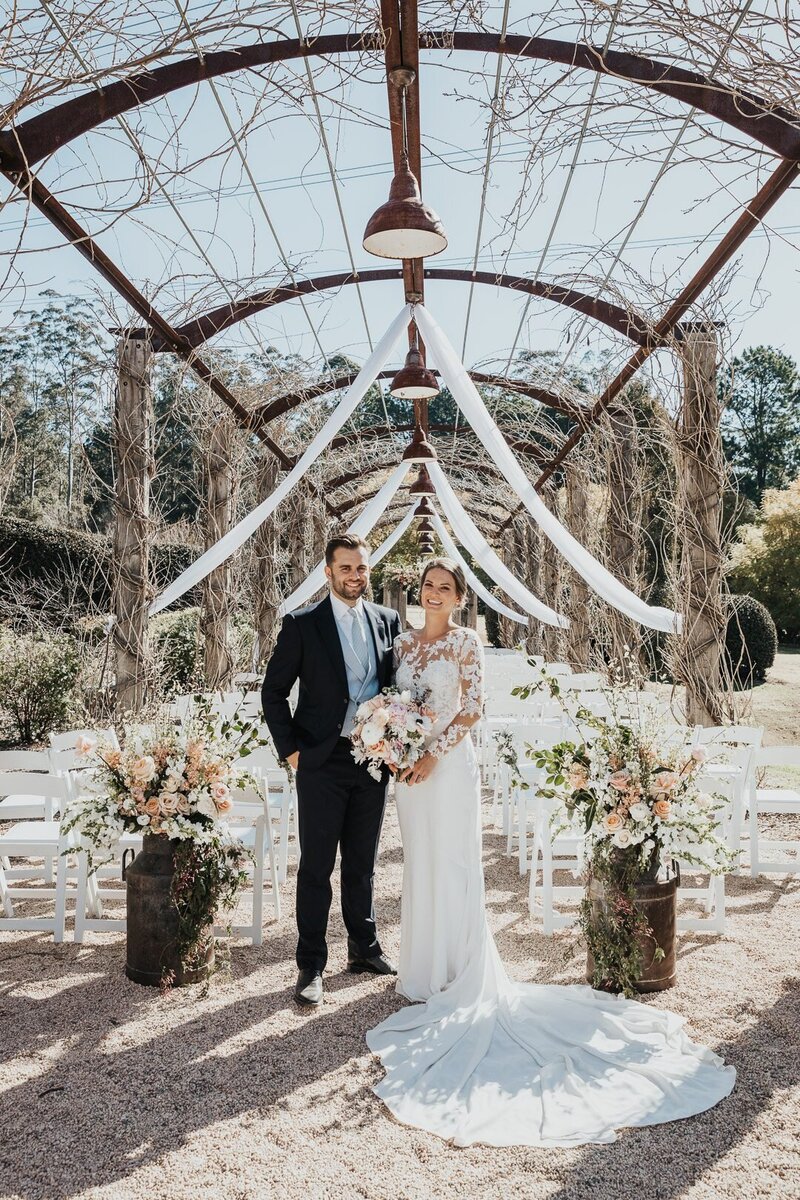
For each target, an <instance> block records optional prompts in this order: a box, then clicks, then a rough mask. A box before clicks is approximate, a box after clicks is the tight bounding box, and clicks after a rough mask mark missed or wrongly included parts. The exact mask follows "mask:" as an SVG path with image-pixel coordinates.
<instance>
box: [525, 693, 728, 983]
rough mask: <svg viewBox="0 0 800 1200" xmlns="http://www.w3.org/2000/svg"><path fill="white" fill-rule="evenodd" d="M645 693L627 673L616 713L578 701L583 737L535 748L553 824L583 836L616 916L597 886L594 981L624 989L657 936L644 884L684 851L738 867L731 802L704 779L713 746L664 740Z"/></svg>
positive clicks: (575, 708)
mask: <svg viewBox="0 0 800 1200" xmlns="http://www.w3.org/2000/svg"><path fill="white" fill-rule="evenodd" d="M543 681H544V683H545V685H546V686H548V687H549V688H550V692H551V695H553V696H557V695H558V693H559V689H558V684H557V682H555V681H554V680H550V679H549V677H548V676H547V675H546V672H545V673H543ZM638 694H639V693H638V690H637V689H635V688H633V689H632V688H631V687H630V685H626V684H624V683H622V682H621V680H619V679H618V680H617V681H615V682H612V683H611V684H610V685H609V686H608V688H607V689H604V692H603V695H604V697H605V699H606V700H607V702H608V711H609V712H610V715H609V716H603V715H598V714H596V713H593V712H591V711H589V710H588V709H587V708H585V707H583V706H581V705H579V704H573V705H572V708H571V711H570V713H569V715H570V716H571V719H572V721H573V723H574V725H575V728H576V731H577V732H578V733H579V737H578V738H576V740H574V741H566V740H565V741H563V742H561V743H559V744H557V745H555V746H551V747H547V748H541V749H540V748H529V749H528V754H529V756H530V757H531V758H532V760H533V761H534V763H535V764H536V765H537V766H538V767H539V768H541V769H542V771H543V773H544V779H545V783H544V786H543V787H541V788H540V789H539V791H540V794H542V795H544V796H545V797H548V798H551V799H555V800H556V801H557V805H556V807H555V809H554V811H553V814H552V817H551V827H552V829H553V832H554V833H555V834H556V835H557V834H559V833H564V832H571V833H575V832H578V833H580V834H582V835H583V836H582V842H581V846H582V851H581V852H582V856H583V861H584V864H585V867H586V878H587V890H588V884H589V883H591V880H592V879H599V880H600V881H601V882H602V884H603V888H604V892H605V901H606V908H607V913H608V915H607V916H606V917H603V918H600V917H598V914H597V912H596V911H595V910H594V909H593V907H592V904H591V902H590V900H589V898H588V894H587V896H586V897H585V898H584V901H583V903H582V905H581V914H580V925H581V929H582V931H583V934H584V936H585V938H586V941H587V944H588V946H589V949H590V951H591V953H592V957H593V960H594V979H593V983H594V986H595V987H602V988H604V989H606V990H611V991H621V992H624V994H625V995H632V994H634V992H635V984H636V982H637V980H638V978H639V976H640V975H641V970H642V954H641V942H642V940H643V938H644V937H647V936H648V935H650V934H652V930H650V929H649V927H648V924H647V921H646V919H645V918H644V917H643V914H642V913H641V911H640V910H639V909H637V907H636V904H635V888H636V884H637V883H639V882H640V881H642V880H645V879H651V880H655V879H656V878H657V876H658V874H659V872H661V873H662V874H663V873H665V872H667V871H669V869H670V868H671V867H672V864H673V861H674V860H675V859H680V860H681V861H683V862H686V863H689V864H691V865H693V866H695V867H697V868H698V869H700V870H703V871H707V872H709V873H710V874H722V873H725V872H726V871H729V870H730V869H731V867H732V866H733V865H734V860H735V855H733V854H732V852H731V851H730V850H729V849H728V846H727V845H726V843H725V840H724V838H723V837H722V834H721V828H720V819H719V814H720V810H721V809H722V808H724V807H725V803H726V802H725V801H724V799H722V798H721V797H719V796H716V795H712V794H710V793H709V792H707V791H705V790H704V789H703V788H702V787H701V786H700V783H699V779H698V777H699V776H700V775H701V770H700V769H701V767H702V765H703V763H704V762H705V759H706V750H705V748H704V747H694V748H693V749H688V748H686V747H685V746H682V747H669V746H665V745H664V744H663V743H664V739H663V734H662V732H661V730H660V719H659V717H658V716H656V715H654V714H653V713H652V712H650V711H647V710H642V708H641V707H640V706H639V705H638V701H637V696H638ZM565 711H569V710H568V709H567V707H566V706H565ZM655 957H656V959H658V958H660V957H663V948H660V947H657V948H656V953H655Z"/></svg>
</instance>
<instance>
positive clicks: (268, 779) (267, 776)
mask: <svg viewBox="0 0 800 1200" xmlns="http://www.w3.org/2000/svg"><path fill="white" fill-rule="evenodd" d="M240 765H241V766H242V767H243V768H244V769H245V770H246V771H249V772H250V774H251V775H254V776H255V777H256V778H257V779H258V780H259V781H260V782H261V784H262V787H263V789H264V794H265V796H266V797H267V800H268V804H269V809H268V816H269V819H270V836H271V838H272V841H273V845H274V844H275V840H276V839H275V832H276V830H275V827H274V826H275V825H277V835H278V836H277V854H278V879H279V881H280V883H282V884H283V883H285V882H286V879H287V876H288V872H289V852H290V849H291V846H292V845H293V844H294V845H296V843H297V828H296V824H297V797H296V794H295V788H294V785H293V783H292V780H291V779H290V777H289V774H288V772H287V770H286V768H285V767H282V766H281V765H280V763H279V762H278V758H277V755H276V754H275V751H274V749H273V748H272V746H271V745H267V746H259V747H258V748H257V749H255V750H253V751H252V752H251V753H250V754H249V755H248V756H247V757H246V758H243V759H242V760H241V762H240ZM273 823H274V824H273Z"/></svg>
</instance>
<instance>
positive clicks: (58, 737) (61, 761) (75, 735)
mask: <svg viewBox="0 0 800 1200" xmlns="http://www.w3.org/2000/svg"><path fill="white" fill-rule="evenodd" d="M80 739H84V740H85V741H88V742H91V743H92V749H94V747H95V746H97V745H98V744H99V743H100V742H103V743H105V744H106V745H108V746H111V748H112V749H114V750H119V741H118V739H117V731H116V730H115V729H110V728H109V729H69V730H67V732H66V733H51V734H50V762H51V763H52V769H53V770H54V771H56V772H58V773H59V774H64V773H65V772H67V771H83V770H86V768H87V767H88V766H89V765H90V754H91V751H90V752H89V754H79V753H78V750H77V746H78V741H79V740H80Z"/></svg>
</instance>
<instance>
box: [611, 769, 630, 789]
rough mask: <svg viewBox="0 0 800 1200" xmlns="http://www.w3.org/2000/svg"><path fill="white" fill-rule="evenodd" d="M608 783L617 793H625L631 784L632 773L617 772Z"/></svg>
mask: <svg viewBox="0 0 800 1200" xmlns="http://www.w3.org/2000/svg"><path fill="white" fill-rule="evenodd" d="M608 782H609V783H610V785H611V787H612V788H614V789H615V790H616V791H618V792H624V791H626V790H627V788H628V786H629V784H630V782H631V773H630V771H615V772H614V774H613V775H612V776H611V778H610V779H609V781H608Z"/></svg>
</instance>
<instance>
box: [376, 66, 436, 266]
mask: <svg viewBox="0 0 800 1200" xmlns="http://www.w3.org/2000/svg"><path fill="white" fill-rule="evenodd" d="M389 78H390V79H391V81H392V83H393V84H394V85H395V87H397V88H399V90H400V108H401V114H402V121H403V143H402V150H401V153H400V163H399V165H398V168H397V171H396V172H395V175H394V178H393V180H392V186H391V187H390V189H389V199H388V200H387V201H386V203H385V204H382V205H381V206H380V208H378V209H376V210H375V212H374V213H373V214H372V216H371V217H370V219H369V221H368V222H367V228H366V229H365V230H364V238H363V242H362V244H363V246H364V249H365V250H367V251H369V253H370V254H376V255H377V256H378V257H379V258H428V257H430V256H431V255H433V254H441V252H442V250H444V249H445V247H446V246H447V237H446V235H445V232H444V228H443V226H442V222H441V221H440V220H439V218H438V217H437V215H436V213H435V212H434V211H433V209H432V208H429V207H428V205H427V204H425V203H424V201H423V199H422V196H421V195H420V191H419V182H418V180H417V178H416V176H415V175H414V174H413V172H412V170H411V168H410V166H409V164H408V131H407V125H406V88H407V87H408V85H409V84H410V83H412V82H413V80H414V78H415V76H414V72H413V71H412V70H410V69H408V68H405V67H399V68H397V69H396V70H394V71H392V72H391V74H390V76H389Z"/></svg>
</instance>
